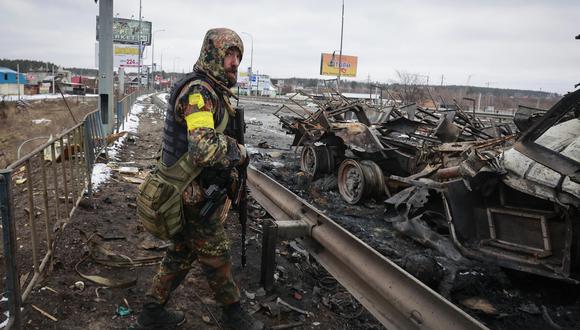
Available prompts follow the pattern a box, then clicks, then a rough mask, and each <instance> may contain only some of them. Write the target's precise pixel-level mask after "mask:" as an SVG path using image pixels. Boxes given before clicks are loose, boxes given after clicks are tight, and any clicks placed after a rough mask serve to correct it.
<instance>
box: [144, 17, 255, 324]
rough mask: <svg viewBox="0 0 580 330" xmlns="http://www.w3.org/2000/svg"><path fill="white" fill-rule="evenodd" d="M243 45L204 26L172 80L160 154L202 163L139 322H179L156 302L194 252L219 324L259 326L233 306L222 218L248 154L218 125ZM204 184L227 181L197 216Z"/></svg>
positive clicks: (181, 318)
mask: <svg viewBox="0 0 580 330" xmlns="http://www.w3.org/2000/svg"><path fill="white" fill-rule="evenodd" d="M243 52H244V47H243V43H242V40H241V39H240V37H239V36H238V35H237V34H236V33H235V32H234V31H232V30H229V29H225V28H218V29H211V30H209V31H208V32H207V34H206V35H205V39H204V41H203V46H202V48H201V53H200V56H199V59H198V60H197V63H196V64H195V66H194V69H193V72H192V73H190V74H188V75H187V76H186V77H185V78H183V79H182V80H181V81H179V82H178V83H176V85H175V86H173V89H172V92H171V96H170V98H169V103H168V107H167V114H166V118H165V128H164V135H163V151H162V158H161V161H162V163H163V164H164V165H165V166H171V165H173V164H175V163H176V162H177V161H178V160H179V159H180V158H181V156H182V155H184V154H186V153H189V159H190V160H191V161H193V163H194V166H195V167H198V168H202V170H201V174H199V175H198V176H197V177H195V179H194V180H193V181H192V183H191V184H190V185H189V186H187V188H186V189H185V191H184V193H183V196H182V197H183V208H184V214H185V219H186V222H185V227H184V230H183V231H182V232H181V233H179V234H177V235H175V236H174V237H172V239H171V240H172V243H173V244H172V245H171V247H170V248H168V250H167V252H166V254H165V257H164V258H163V261H162V262H161V265H160V268H159V272H158V273H157V275H155V277H154V279H153V284H152V286H151V288H150V290H149V292H148V293H147V297H146V301H145V303H144V305H143V310H142V311H141V314H140V315H139V317H138V319H137V324H136V325H137V327H139V328H159V327H175V326H179V325H181V324H183V323H184V322H185V315H184V313H183V312H181V311H176V310H170V309H166V308H165V307H164V306H165V304H166V303H167V300H168V299H169V295H170V293H171V291H173V290H174V289H175V288H176V287H177V286H179V284H180V283H181V281H182V280H183V279H184V278H185V276H186V275H187V273H188V271H189V269H190V268H191V264H192V262H193V261H195V260H197V261H199V262H200V263H201V265H202V268H203V271H204V273H205V276H206V277H207V280H208V282H209V285H210V287H211V289H212V291H213V293H214V296H215V300H216V301H217V302H218V303H219V304H221V305H222V306H223V320H224V323H225V325H226V326H227V327H229V328H234V329H262V328H263V324H262V322H260V321H257V320H255V319H254V318H253V317H252V316H250V315H249V314H248V313H247V312H246V311H244V310H243V309H242V308H241V306H240V292H239V290H238V287H237V285H236V283H235V282H234V279H233V276H232V270H231V268H232V266H231V257H230V247H229V242H228V241H227V237H226V233H225V231H224V228H223V225H222V221H223V220H224V219H225V216H226V215H227V211H228V209H229V207H230V200H231V198H232V196H231V194H230V193H231V191H232V190H234V189H235V188H232V186H235V182H234V181H235V180H233V178H235V174H234V173H233V172H235V167H236V166H243V165H246V164H247V162H248V155H247V153H246V150H245V148H244V146H243V145H239V144H238V143H237V142H236V140H235V139H234V138H232V137H231V136H228V134H230V133H231V132H227V130H226V131H225V133H221V132H224V128H225V123H226V122H227V121H228V119H227V118H228V117H233V116H235V110H234V109H233V108H232V106H231V104H230V101H229V97H230V96H232V94H231V91H230V88H231V87H233V86H234V85H235V84H236V81H237V69H238V66H239V64H240V61H241V59H242V54H243ZM232 121H233V120H232ZM232 182H234V183H232ZM212 185H214V186H217V187H220V188H228V189H229V192H230V193H229V197H228V198H226V199H225V202H223V205H221V207H218V209H217V210H216V211H215V212H213V214H211V215H209V216H207V217H205V218H203V217H201V216H200V211H201V210H202V208H203V206H204V204H205V203H206V202H207V201H206V198H204V192H205V191H206V190H208V188H209V187H210V186H212ZM220 203H222V202H221V201H220Z"/></svg>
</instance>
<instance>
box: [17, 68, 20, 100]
mask: <svg viewBox="0 0 580 330" xmlns="http://www.w3.org/2000/svg"><path fill="white" fill-rule="evenodd" d="M16 82H17V86H18V101H20V64H18V63H16Z"/></svg>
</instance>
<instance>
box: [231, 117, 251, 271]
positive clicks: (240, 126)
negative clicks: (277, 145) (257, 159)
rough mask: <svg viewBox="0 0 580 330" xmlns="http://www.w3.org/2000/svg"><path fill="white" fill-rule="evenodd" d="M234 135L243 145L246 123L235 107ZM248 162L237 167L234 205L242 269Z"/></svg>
mask: <svg viewBox="0 0 580 330" xmlns="http://www.w3.org/2000/svg"><path fill="white" fill-rule="evenodd" d="M234 130H235V135H236V141H237V142H238V143H239V144H242V145H243V144H244V133H245V132H246V123H245V121H244V109H243V108H240V107H236V120H235V126H234ZM249 162H250V160H249V159H247V160H246V164H245V165H242V166H239V167H238V191H237V194H236V200H235V201H234V202H235V205H236V206H237V209H238V215H239V217H240V226H241V227H242V267H246V222H247V221H248V201H247V199H246V178H247V175H248V173H247V164H249Z"/></svg>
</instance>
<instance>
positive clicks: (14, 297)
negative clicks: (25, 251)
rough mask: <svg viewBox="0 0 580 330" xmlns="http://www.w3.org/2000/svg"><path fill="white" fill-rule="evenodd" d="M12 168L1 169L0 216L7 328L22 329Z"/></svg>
mask: <svg viewBox="0 0 580 330" xmlns="http://www.w3.org/2000/svg"><path fill="white" fill-rule="evenodd" d="M11 173H12V170H7V169H4V170H0V218H1V219H2V238H3V240H4V242H3V245H4V246H3V249H4V250H3V253H4V260H5V261H6V297H7V298H8V311H9V312H10V314H9V317H8V326H7V327H6V328H14V329H21V328H22V322H21V317H20V306H21V305H22V299H21V298H22V297H21V296H20V284H19V283H18V282H19V279H18V265H17V264H16V227H15V225H14V215H13V214H12V204H11V201H12V196H11V194H12V192H11V180H12V179H11Z"/></svg>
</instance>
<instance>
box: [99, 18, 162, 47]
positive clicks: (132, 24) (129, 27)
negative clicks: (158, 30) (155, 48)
mask: <svg viewBox="0 0 580 330" xmlns="http://www.w3.org/2000/svg"><path fill="white" fill-rule="evenodd" d="M97 40H99V16H97ZM141 41H142V42H143V45H147V46H149V45H151V22H149V21H141ZM113 43H119V44H135V45H138V44H139V21H138V20H134V19H127V18H117V17H115V18H113Z"/></svg>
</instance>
